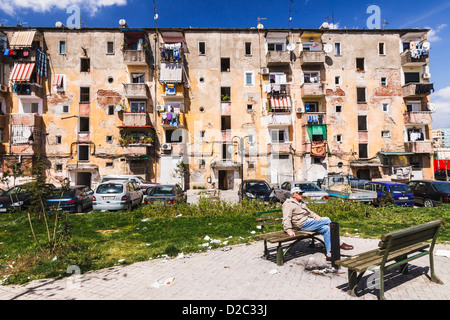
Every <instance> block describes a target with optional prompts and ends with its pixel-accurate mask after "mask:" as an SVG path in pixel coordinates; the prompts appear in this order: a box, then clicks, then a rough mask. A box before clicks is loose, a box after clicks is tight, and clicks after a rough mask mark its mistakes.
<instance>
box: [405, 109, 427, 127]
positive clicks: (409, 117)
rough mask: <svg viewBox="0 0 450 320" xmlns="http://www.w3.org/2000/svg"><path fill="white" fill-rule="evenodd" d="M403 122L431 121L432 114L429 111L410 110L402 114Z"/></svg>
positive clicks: (425, 122) (420, 122)
mask: <svg viewBox="0 0 450 320" xmlns="http://www.w3.org/2000/svg"><path fill="white" fill-rule="evenodd" d="M403 117H404V119H405V124H424V125H429V124H432V123H433V115H432V113H431V112H430V111H411V112H407V113H405V114H404V115H403Z"/></svg>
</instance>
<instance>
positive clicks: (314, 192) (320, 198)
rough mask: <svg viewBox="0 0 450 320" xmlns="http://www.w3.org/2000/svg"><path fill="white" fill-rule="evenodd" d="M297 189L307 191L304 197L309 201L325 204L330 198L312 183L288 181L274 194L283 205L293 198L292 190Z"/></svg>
mask: <svg viewBox="0 0 450 320" xmlns="http://www.w3.org/2000/svg"><path fill="white" fill-rule="evenodd" d="M296 187H297V188H300V189H302V190H303V191H305V193H304V194H303V196H304V197H305V198H306V200H307V201H313V202H316V203H323V202H326V201H328V199H329V198H330V196H329V194H328V193H327V192H325V191H323V190H321V189H320V188H319V187H318V186H317V184H315V183H314V182H310V181H286V182H284V183H283V184H282V185H281V186H279V187H278V188H275V189H274V192H275V195H276V197H277V199H278V200H280V202H281V203H283V202H284V201H285V200H286V199H288V198H290V197H291V190H292V189H293V188H296Z"/></svg>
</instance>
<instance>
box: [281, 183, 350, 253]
mask: <svg viewBox="0 0 450 320" xmlns="http://www.w3.org/2000/svg"><path fill="white" fill-rule="evenodd" d="M303 193H304V191H303V190H301V189H300V188H293V189H292V190H291V198H289V199H287V200H286V201H285V202H284V203H283V229H284V231H285V232H286V233H287V234H288V235H290V236H291V237H292V236H295V233H294V231H293V229H297V230H300V231H316V232H318V233H320V234H321V235H322V236H323V240H324V243H325V249H326V252H327V253H326V260H327V261H331V240H330V239H331V237H330V223H331V220H330V218H327V217H320V216H319V215H317V214H315V213H314V212H313V211H311V210H310V209H309V208H308V207H307V206H306V204H305V202H303ZM340 248H341V249H343V250H352V249H353V246H351V245H348V244H346V243H344V242H342V241H341V243H340Z"/></svg>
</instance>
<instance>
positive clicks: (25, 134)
mask: <svg viewBox="0 0 450 320" xmlns="http://www.w3.org/2000/svg"><path fill="white" fill-rule="evenodd" d="M22 132H23V133H22V134H23V137H24V138H26V139H29V138H31V136H32V135H33V133H32V132H31V130H30V129H28V128H26V129H24V130H23V131H22Z"/></svg>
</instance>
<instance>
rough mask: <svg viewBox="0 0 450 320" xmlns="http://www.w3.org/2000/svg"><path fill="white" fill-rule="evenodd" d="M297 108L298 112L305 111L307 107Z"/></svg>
mask: <svg viewBox="0 0 450 320" xmlns="http://www.w3.org/2000/svg"><path fill="white" fill-rule="evenodd" d="M295 110H296V111H297V113H304V112H305V108H304V107H297V108H296V109H295Z"/></svg>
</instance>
